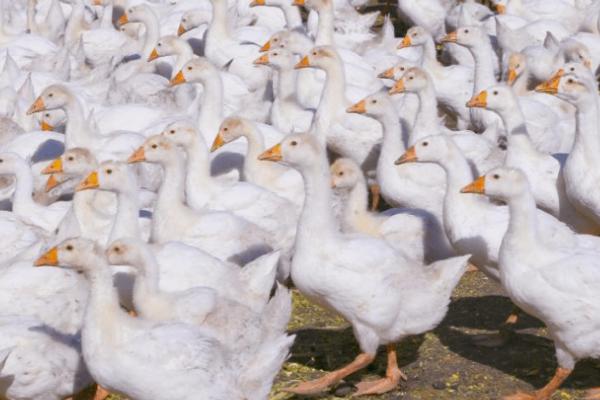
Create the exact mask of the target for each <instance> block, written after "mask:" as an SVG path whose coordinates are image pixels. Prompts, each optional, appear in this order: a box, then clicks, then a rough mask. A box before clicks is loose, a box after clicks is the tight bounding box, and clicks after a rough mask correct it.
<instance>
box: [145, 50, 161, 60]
mask: <svg viewBox="0 0 600 400" xmlns="http://www.w3.org/2000/svg"><path fill="white" fill-rule="evenodd" d="M158 57H160V55H159V54H158V51H156V49H152V53H150V56H149V57H148V62H150V61H153V60H156V59H157V58H158Z"/></svg>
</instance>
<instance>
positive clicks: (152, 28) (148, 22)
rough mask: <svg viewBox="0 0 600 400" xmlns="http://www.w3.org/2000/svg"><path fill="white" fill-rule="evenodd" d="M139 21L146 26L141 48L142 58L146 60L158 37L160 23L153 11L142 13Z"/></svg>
mask: <svg viewBox="0 0 600 400" xmlns="http://www.w3.org/2000/svg"><path fill="white" fill-rule="evenodd" d="M140 22H141V23H143V24H144V26H145V27H146V35H145V36H144V47H143V48H142V54H141V56H142V60H147V59H148V57H150V54H151V53H152V50H153V49H154V47H155V46H156V43H157V42H158V40H159V39H160V23H159V21H158V17H157V16H156V14H154V12H153V11H150V10H148V12H146V13H143V16H142V18H141V19H140Z"/></svg>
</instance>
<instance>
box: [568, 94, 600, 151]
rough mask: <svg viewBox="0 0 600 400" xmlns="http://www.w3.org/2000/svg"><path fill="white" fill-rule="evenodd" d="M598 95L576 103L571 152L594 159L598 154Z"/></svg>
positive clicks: (599, 147)
mask: <svg viewBox="0 0 600 400" xmlns="http://www.w3.org/2000/svg"><path fill="white" fill-rule="evenodd" d="M598 106H599V104H598V97H597V96H596V95H595V94H594V95H592V94H590V95H589V96H588V99H587V101H583V102H580V103H579V104H578V105H577V110H576V113H575V124H576V125H575V128H576V129H575V141H574V143H573V149H572V151H571V152H572V153H580V154H584V155H585V157H586V159H587V160H596V159H597V157H598V154H600V153H599V152H600V123H599V120H598V118H599V116H598V111H599V109H598Z"/></svg>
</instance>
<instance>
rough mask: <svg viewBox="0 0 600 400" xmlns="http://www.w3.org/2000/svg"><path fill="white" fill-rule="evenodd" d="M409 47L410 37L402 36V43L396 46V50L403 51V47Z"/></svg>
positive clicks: (410, 43)
mask: <svg viewBox="0 0 600 400" xmlns="http://www.w3.org/2000/svg"><path fill="white" fill-rule="evenodd" d="M410 46H412V40H411V38H410V36H408V35H406V36H404V38H403V39H402V43H400V44H399V45H398V48H399V49H403V48H405V47H410Z"/></svg>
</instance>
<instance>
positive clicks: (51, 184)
mask: <svg viewBox="0 0 600 400" xmlns="http://www.w3.org/2000/svg"><path fill="white" fill-rule="evenodd" d="M59 184H60V182H59V181H58V179H56V176H55V175H54V174H52V175H50V176H49V177H48V180H47V181H46V192H49V191H51V190H52V189H54V188H55V187H57V186H58V185H59Z"/></svg>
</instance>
